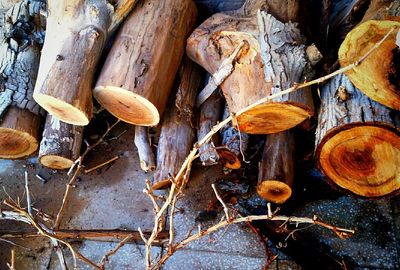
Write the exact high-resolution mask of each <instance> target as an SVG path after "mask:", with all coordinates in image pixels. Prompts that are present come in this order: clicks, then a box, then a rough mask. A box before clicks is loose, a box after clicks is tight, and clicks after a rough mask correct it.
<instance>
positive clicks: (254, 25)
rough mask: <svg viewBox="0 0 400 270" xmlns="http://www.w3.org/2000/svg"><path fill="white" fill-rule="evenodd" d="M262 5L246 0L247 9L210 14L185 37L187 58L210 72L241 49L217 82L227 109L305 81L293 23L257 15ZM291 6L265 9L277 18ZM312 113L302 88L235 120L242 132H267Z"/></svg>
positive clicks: (305, 64)
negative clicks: (224, 75) (221, 78)
mask: <svg viewBox="0 0 400 270" xmlns="http://www.w3.org/2000/svg"><path fill="white" fill-rule="evenodd" d="M266 3H267V2H266V1H264V4H263V1H260V0H249V1H247V3H246V4H245V7H246V8H242V9H240V10H238V11H234V12H227V13H218V14H215V15H213V16H212V17H211V18H209V19H208V20H206V21H205V22H204V23H203V24H202V25H200V26H199V27H198V28H197V29H196V30H195V31H194V32H193V33H192V35H191V36H190V38H189V39H188V44H187V52H188V55H189V57H191V59H193V60H194V61H195V62H197V63H198V64H200V65H201V66H203V67H204V68H205V69H206V70H207V71H208V72H209V73H211V74H214V73H215V72H216V71H217V70H218V69H219V67H220V65H221V63H222V62H223V61H224V60H225V59H226V58H228V57H229V55H230V54H231V53H232V52H233V51H235V49H237V48H238V47H239V46H240V47H241V52H240V53H239V55H238V56H237V57H236V59H235V62H234V63H235V68H234V70H233V72H232V73H231V75H230V76H228V77H227V78H226V79H225V81H224V82H223V83H222V84H221V86H220V87H221V89H222V92H223V94H224V96H225V98H226V101H227V103H228V107H229V110H230V112H231V113H237V112H239V111H240V110H241V109H243V108H244V107H246V106H248V105H250V104H252V103H254V102H256V101H258V100H259V99H261V98H263V97H265V96H268V95H270V94H274V93H278V92H280V91H282V90H284V89H286V88H288V87H289V86H293V84H294V83H298V82H301V81H303V80H304V79H305V75H304V73H305V72H306V69H307V67H308V66H309V63H308V60H307V57H306V52H305V46H304V45H303V44H304V37H303V36H302V35H301V34H300V32H299V29H298V28H297V26H296V25H295V24H293V23H291V22H288V23H283V22H280V21H278V20H277V19H276V18H275V17H274V16H272V15H270V14H268V13H266V12H264V11H261V12H259V13H257V8H259V7H260V6H265V5H266ZM246 5H247V6H246ZM290 7H291V5H290V6H287V7H286V8H287V9H282V10H280V9H279V8H276V11H275V9H273V8H269V9H270V10H274V12H275V15H276V16H277V17H282V18H283V17H284V18H287V16H289V15H288V14H295V13H296V12H288V9H289V8H290ZM282 14H285V15H284V16H278V15H282ZM291 16H293V15H291ZM278 30H279V31H278ZM312 114H313V104H312V98H311V93H310V90H309V89H303V90H300V91H296V92H294V93H291V94H289V95H284V96H282V97H280V98H276V99H274V100H273V101H272V102H268V103H265V104H261V105H259V106H257V107H255V108H253V109H251V110H249V111H247V112H246V113H243V114H240V115H238V116H237V120H238V125H239V128H240V130H241V131H243V132H246V133H250V134H268V133H275V132H279V131H282V130H286V129H289V128H291V127H293V126H295V125H297V124H299V123H301V122H303V121H304V120H305V119H307V118H309V117H310V116H311V115H312Z"/></svg>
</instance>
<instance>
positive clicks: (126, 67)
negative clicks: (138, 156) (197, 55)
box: [94, 0, 196, 126]
mask: <svg viewBox="0 0 400 270" xmlns="http://www.w3.org/2000/svg"><path fill="white" fill-rule="evenodd" d="M195 18H196V7H195V5H194V3H193V2H192V0H165V1H158V0H146V1H145V2H144V3H143V4H142V5H139V6H138V7H137V8H136V9H135V11H134V12H133V13H132V14H131V15H130V16H129V18H128V19H127V21H126V22H125V24H124V26H123V27H122V29H121V30H120V31H119V34H118V35H117V37H116V41H115V43H114V45H113V47H112V49H111V51H110V53H109V55H108V57H107V60H106V63H105V64H104V67H103V69H102V71H101V74H100V77H99V79H98V81H97V84H96V87H95V90H94V96H95V97H96V99H97V100H98V101H99V103H100V104H101V105H103V107H104V108H106V109H107V110H108V111H109V112H110V113H112V114H113V115H114V116H116V117H118V118H119V119H121V120H123V121H125V122H128V123H131V124H135V125H141V126H155V125H157V124H158V123H159V121H160V116H161V114H162V113H163V111H164V109H165V105H166V103H167V100H168V97H169V94H170V92H171V88H172V85H173V81H174V77H175V74H176V72H177V71H178V68H179V63H180V62H181V59H182V56H183V53H184V44H185V40H186V38H187V36H188V35H189V33H190V32H191V31H192V28H193V26H194V22H195Z"/></svg>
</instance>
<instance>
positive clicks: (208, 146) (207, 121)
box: [197, 77, 223, 166]
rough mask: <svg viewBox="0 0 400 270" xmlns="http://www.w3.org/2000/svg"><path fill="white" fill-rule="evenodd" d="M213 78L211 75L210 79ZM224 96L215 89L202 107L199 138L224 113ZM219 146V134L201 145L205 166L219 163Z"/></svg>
mask: <svg viewBox="0 0 400 270" xmlns="http://www.w3.org/2000/svg"><path fill="white" fill-rule="evenodd" d="M210 79H211V78H210V77H209V78H208V80H210ZM222 106H223V98H222V97H221V95H220V93H219V91H218V90H217V91H215V92H214V93H213V94H212V95H211V96H210V97H209V98H208V99H207V100H206V101H204V103H203V104H202V105H201V107H200V117H199V118H200V120H199V129H198V130H197V140H199V141H200V140H201V139H203V138H204V136H206V134H207V133H209V132H210V131H211V129H212V127H213V126H215V125H216V124H217V123H218V121H219V119H220V118H221V114H222ZM217 146H219V138H218V134H215V135H214V136H213V137H212V139H211V140H210V141H209V142H207V143H205V144H203V145H202V146H200V150H199V154H200V161H201V164H202V165H203V166H211V165H215V164H218V162H219V159H220V157H219V154H218V151H217V150H216V149H215V147H217Z"/></svg>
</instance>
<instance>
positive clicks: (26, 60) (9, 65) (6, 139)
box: [0, 1, 43, 159]
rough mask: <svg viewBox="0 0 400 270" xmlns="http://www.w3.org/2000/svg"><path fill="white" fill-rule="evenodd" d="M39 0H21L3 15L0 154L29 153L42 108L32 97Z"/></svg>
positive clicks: (36, 140) (37, 54) (37, 52)
mask: <svg viewBox="0 0 400 270" xmlns="http://www.w3.org/2000/svg"><path fill="white" fill-rule="evenodd" d="M42 4H43V3H42V2H41V1H21V2H19V3H17V4H15V5H14V6H13V7H12V8H10V9H9V10H8V11H7V12H6V14H5V15H4V16H5V18H4V22H5V25H4V27H3V28H2V31H1V32H2V33H1V34H2V37H1V38H2V41H1V44H0V55H1V61H0V71H1V76H0V77H1V78H0V90H1V91H0V116H2V118H1V122H0V158H6V159H17V158H23V157H26V156H29V155H31V154H33V153H34V152H35V151H36V150H37V148H38V145H39V140H40V131H39V129H40V122H41V116H40V114H41V113H42V111H41V110H40V107H39V105H38V104H36V102H35V101H34V100H33V98H32V93H33V88H34V84H35V81H36V76H37V70H38V66H39V58H40V46H41V43H42V38H43V28H42V25H41V23H42V21H41V19H42V18H41V16H40V10H41V8H42Z"/></svg>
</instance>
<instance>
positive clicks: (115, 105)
mask: <svg viewBox="0 0 400 270" xmlns="http://www.w3.org/2000/svg"><path fill="white" fill-rule="evenodd" d="M93 94H94V97H95V98H96V99H97V101H98V102H99V103H100V104H101V105H102V106H103V107H104V108H105V109H106V110H107V111H109V112H110V113H111V114H112V115H114V116H115V117H117V118H119V119H121V120H122V121H124V122H127V123H129V124H133V125H138V126H156V125H157V124H158V123H159V122H160V114H159V112H158V110H157V108H156V107H155V106H154V105H153V104H152V103H151V102H150V101H149V100H147V99H146V98H144V97H142V96H140V95H138V94H135V93H133V92H131V91H129V90H126V89H123V88H120V87H115V86H101V85H100V86H96V88H95V89H94V92H93Z"/></svg>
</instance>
